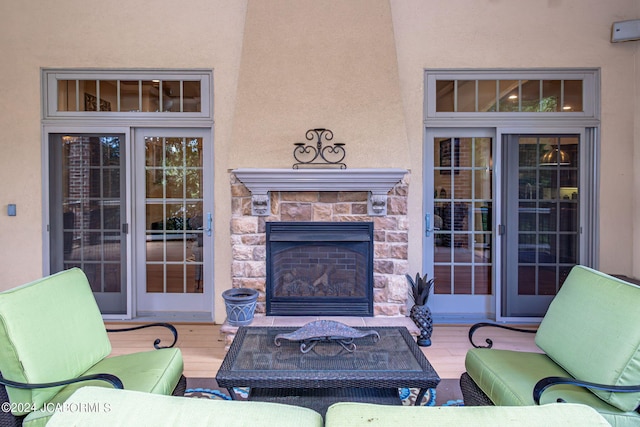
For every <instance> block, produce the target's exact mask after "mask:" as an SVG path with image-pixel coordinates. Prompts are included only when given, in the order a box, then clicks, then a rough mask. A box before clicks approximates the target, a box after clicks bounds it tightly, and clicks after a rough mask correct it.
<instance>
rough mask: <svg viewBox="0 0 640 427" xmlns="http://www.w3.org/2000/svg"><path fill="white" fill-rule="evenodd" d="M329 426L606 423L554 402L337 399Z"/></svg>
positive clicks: (564, 426) (591, 426) (602, 426)
mask: <svg viewBox="0 0 640 427" xmlns="http://www.w3.org/2000/svg"><path fill="white" fill-rule="evenodd" d="M325 425H326V426H330V427H365V426H367V427H388V426H396V425H398V426H399V425H403V426H414V425H415V426H434V427H435V426H438V427H461V426H469V427H471V426H473V427H484V426H486V427H513V426H518V427H540V426H545V427H556V426H557V427H568V426H580V427H596V426H598V427H610V426H609V423H607V421H606V420H605V419H604V418H602V416H600V415H599V414H598V413H597V412H596V411H594V410H593V409H591V408H589V407H588V406H584V405H574V404H559V403H554V404H550V405H544V406H519V407H506V406H503V407H500V406H468V407H452V406H448V407H447V406H440V407H429V406H382V405H373V404H367V403H353V402H348V403H347V402H341V403H335V404H333V405H331V406H330V407H329V410H328V411H327V416H326V424H325Z"/></svg>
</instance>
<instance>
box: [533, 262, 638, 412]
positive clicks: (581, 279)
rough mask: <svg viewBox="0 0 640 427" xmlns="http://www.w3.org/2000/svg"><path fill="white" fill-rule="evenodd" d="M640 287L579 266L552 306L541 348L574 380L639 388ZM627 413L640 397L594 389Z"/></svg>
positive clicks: (540, 334)
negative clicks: (637, 386)
mask: <svg viewBox="0 0 640 427" xmlns="http://www.w3.org/2000/svg"><path fill="white" fill-rule="evenodd" d="M638 325H640V287H638V286H635V285H633V284H630V283H627V282H624V281H622V280H620V279H617V278H615V277H612V276H609V275H606V274H604V273H601V272H598V271H596V270H592V269H590V268H587V267H583V266H576V267H574V268H573V269H572V270H571V273H570V274H569V276H568V277H567V280H566V281H565V282H564V284H563V285H562V288H561V289H560V291H559V292H558V294H557V295H556V297H555V298H554V299H553V301H552V302H551V305H550V306H549V310H548V311H547V314H546V315H545V317H544V319H543V321H542V323H541V324H540V328H539V329H538V332H537V333H536V344H537V345H538V347H540V348H541V349H542V350H544V351H545V353H547V355H549V357H550V358H551V359H553V360H554V361H555V362H556V363H557V364H558V365H560V366H562V367H563V368H564V369H565V370H566V371H567V372H569V373H570V374H571V375H572V376H573V377H574V378H578V379H581V380H583V381H589V382H594V383H600V384H608V385H618V386H628V385H638V384H640V327H638ZM594 393H595V394H596V395H598V396H599V397H600V398H601V399H603V400H604V401H606V402H608V403H609V404H611V405H613V406H615V407H617V408H619V409H621V410H624V411H632V410H634V409H636V407H638V405H639V404H640V393H611V392H604V391H594Z"/></svg>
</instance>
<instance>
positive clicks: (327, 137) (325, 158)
mask: <svg viewBox="0 0 640 427" xmlns="http://www.w3.org/2000/svg"><path fill="white" fill-rule="evenodd" d="M305 138H307V141H314V140H315V142H316V143H315V146H314V145H313V144H307V143H305V142H296V143H294V144H293V145H295V146H296V148H294V150H293V158H294V159H296V162H297V163H294V165H293V169H299V168H300V166H308V167H318V166H325V167H326V166H338V167H340V169H346V168H347V165H346V164H345V163H343V162H342V161H343V160H344V157H345V156H346V155H347V153H346V151H345V149H344V143H342V142H335V143H333V145H325V146H324V147H323V146H322V145H323V144H322V140H324V141H325V142H329V141H331V140H332V139H333V132H331V130H329V129H324V128H318V129H309V130H308V131H307V133H306V134H305Z"/></svg>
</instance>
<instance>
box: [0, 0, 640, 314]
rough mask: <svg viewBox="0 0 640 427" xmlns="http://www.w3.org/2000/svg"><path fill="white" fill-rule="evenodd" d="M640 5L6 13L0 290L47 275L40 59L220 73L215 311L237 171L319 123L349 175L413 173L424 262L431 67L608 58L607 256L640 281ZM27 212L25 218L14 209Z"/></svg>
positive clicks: (263, 6) (453, 2) (402, 2)
mask: <svg viewBox="0 0 640 427" xmlns="http://www.w3.org/2000/svg"><path fill="white" fill-rule="evenodd" d="M638 18H640V4H639V3H638V2H637V0H611V1H606V2H605V1H602V0H538V1H531V0H509V1H507V0H435V1H431V0H430V1H426V0H389V1H387V0H327V1H325V0H249V1H247V0H244V1H241V0H238V1H225V0H192V1H189V2H175V1H168V0H157V1H154V2H147V1H140V0H129V1H126V2H125V1H122V0H115V1H110V2H100V1H95V0H83V1H80V0H60V1H57V2H3V3H2V4H1V5H0V52H2V59H3V60H2V61H1V62H0V76H1V78H2V83H3V84H2V89H1V90H0V125H1V128H2V129H3V133H2V140H1V141H0V146H1V147H2V154H3V155H2V156H1V157H0V178H1V179H2V183H3V185H2V190H1V191H0V208H1V209H0V243H1V244H0V260H1V261H0V267H1V268H0V289H7V288H10V287H13V286H16V285H18V284H21V283H24V282H26V281H29V280H32V279H35V278H37V277H40V276H42V275H43V274H45V273H46V272H45V271H43V235H44V233H45V232H44V230H43V227H44V225H43V201H42V200H43V192H45V191H46V188H43V177H42V172H41V171H42V164H43V159H42V144H43V141H42V139H43V134H42V123H41V119H42V117H41V111H42V107H41V102H42V94H41V82H40V77H41V69H42V68H159V69H166V68H184V69H190V68H194V69H195V68H197V69H203V68H204V69H213V70H214V102H215V105H214V119H215V129H214V140H215V143H214V155H215V183H214V191H215V200H216V208H215V223H214V226H215V230H216V233H215V243H214V246H215V266H214V267H215V273H214V274H215V276H214V281H215V286H216V295H217V297H216V310H215V313H216V320H217V321H218V322H222V321H223V320H224V308H223V304H222V301H221V298H220V296H219V295H220V292H221V291H222V290H224V289H226V288H228V287H230V286H231V284H230V280H229V278H230V270H231V263H232V261H231V255H230V251H229V247H230V244H229V242H230V232H229V223H230V220H231V209H230V206H229V204H230V200H231V195H230V188H229V170H230V169H233V168H237V167H265V168H288V167H290V166H291V164H292V163H293V161H292V156H291V153H292V150H293V145H292V144H293V142H297V141H300V140H302V139H303V138H304V132H305V131H306V130H307V129H310V128H313V127H327V128H330V129H332V130H333V132H334V134H335V136H336V140H340V141H342V142H345V143H347V153H348V157H347V159H346V161H347V164H348V165H349V167H401V168H406V169H409V170H410V171H411V186H410V193H409V221H410V231H409V264H410V269H411V270H412V271H418V270H420V269H421V264H422V262H421V259H422V238H421V236H422V233H421V229H422V197H421V195H422V193H423V188H422V184H421V181H422V151H423V148H422V147H423V142H424V141H423V138H424V137H423V132H424V126H423V102H424V90H423V78H424V74H423V73H424V69H425V68H447V69H470V68H474V69H477V68H491V69H495V68H507V69H517V68H600V69H601V88H602V89H601V111H602V114H601V127H600V130H601V134H600V142H601V180H600V206H599V209H600V217H599V226H600V252H599V258H600V265H599V268H600V269H602V270H604V271H607V272H611V273H619V274H626V275H630V276H635V277H640V262H639V261H640V215H638V213H639V212H640V196H639V194H640V168H638V167H637V166H636V165H637V164H639V162H640V153H639V152H638V151H639V150H637V149H636V146H637V145H638V141H640V124H639V120H638V117H639V114H640V113H639V112H640V110H639V107H638V106H639V105H640V90H639V89H638V84H637V81H638V79H639V78H640V73H639V72H638V69H640V50H639V49H640V41H638V42H627V43H616V44H612V43H610V31H611V25H612V23H613V22H616V21H622V20H628V19H638ZM10 203H15V204H16V205H17V213H18V214H17V216H15V217H9V216H8V215H7V210H6V209H7V208H6V207H7V205H8V204H10Z"/></svg>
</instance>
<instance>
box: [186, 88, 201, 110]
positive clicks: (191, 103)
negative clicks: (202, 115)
mask: <svg viewBox="0 0 640 427" xmlns="http://www.w3.org/2000/svg"><path fill="white" fill-rule="evenodd" d="M201 90H202V89H201V88H200V81H184V82H182V91H183V94H184V95H183V101H182V102H183V109H182V111H184V112H185V113H199V112H201V111H202V104H201V102H202V94H201Z"/></svg>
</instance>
